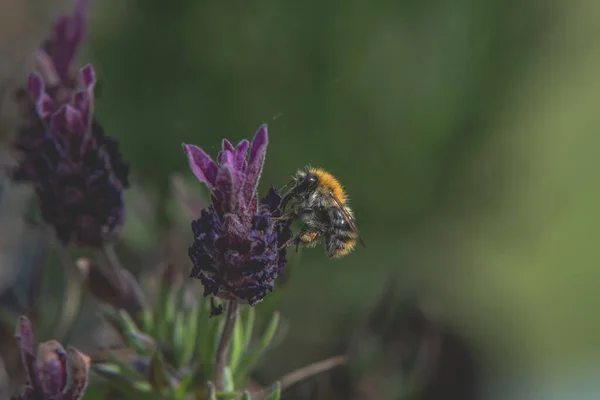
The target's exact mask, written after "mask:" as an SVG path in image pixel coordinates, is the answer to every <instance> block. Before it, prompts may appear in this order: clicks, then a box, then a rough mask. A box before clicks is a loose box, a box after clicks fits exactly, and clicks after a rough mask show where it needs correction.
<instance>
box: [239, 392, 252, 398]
mask: <svg viewBox="0 0 600 400" xmlns="http://www.w3.org/2000/svg"><path fill="white" fill-rule="evenodd" d="M240 400H252V398H251V397H250V392H244V393H242V397H241V398H240Z"/></svg>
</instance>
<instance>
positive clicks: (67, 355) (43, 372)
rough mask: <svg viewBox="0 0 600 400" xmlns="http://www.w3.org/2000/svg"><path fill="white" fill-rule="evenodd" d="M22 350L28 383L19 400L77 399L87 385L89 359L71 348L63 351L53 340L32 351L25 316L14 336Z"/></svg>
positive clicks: (31, 337)
mask: <svg viewBox="0 0 600 400" xmlns="http://www.w3.org/2000/svg"><path fill="white" fill-rule="evenodd" d="M15 336H16V338H17V340H18V341H19V347H20V348H21V357H22V360H23V365H24V366H25V369H26V371H27V376H28V381H27V385H26V386H25V388H24V389H23V391H22V392H21V394H20V395H18V396H17V397H16V398H15V399H18V400H78V399H80V398H81V397H82V396H83V392H84V391H85V388H86V386H87V382H88V372H89V367H90V358H89V357H88V356H87V355H85V354H83V353H81V352H80V351H78V350H76V349H74V348H68V349H67V350H66V351H65V349H64V348H63V347H62V346H61V344H60V343H58V342H57V341H55V340H50V341H48V342H44V343H41V344H40V345H39V346H38V348H37V352H35V353H34V349H33V332H32V329H31V323H30V322H29V319H27V317H21V319H20V320H19V324H18V325H17V332H16V334H15Z"/></svg>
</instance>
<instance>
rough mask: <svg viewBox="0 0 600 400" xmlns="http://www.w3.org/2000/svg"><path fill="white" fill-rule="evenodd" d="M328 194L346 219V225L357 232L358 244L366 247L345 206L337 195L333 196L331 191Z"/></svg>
mask: <svg viewBox="0 0 600 400" xmlns="http://www.w3.org/2000/svg"><path fill="white" fill-rule="evenodd" d="M329 195H330V196H331V198H332V199H333V202H334V203H335V205H336V207H337V208H338V209H339V210H340V212H341V213H342V215H343V216H344V218H345V219H346V222H347V223H348V225H350V228H352V230H353V231H354V232H356V233H357V234H358V240H359V241H360V244H361V245H362V246H363V247H367V246H366V245H365V242H364V240H363V238H362V236H360V232H359V231H358V228H357V227H356V224H355V223H354V218H353V217H352V215H350V214H349V213H348V211H346V207H344V205H343V204H342V203H341V202H340V201H339V200H338V198H337V197H335V196H334V195H333V193H330V194H329Z"/></svg>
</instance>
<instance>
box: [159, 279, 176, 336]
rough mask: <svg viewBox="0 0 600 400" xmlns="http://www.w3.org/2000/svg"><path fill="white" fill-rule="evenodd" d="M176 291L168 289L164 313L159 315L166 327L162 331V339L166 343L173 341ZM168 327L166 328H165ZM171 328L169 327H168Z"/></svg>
mask: <svg viewBox="0 0 600 400" xmlns="http://www.w3.org/2000/svg"><path fill="white" fill-rule="evenodd" d="M177 300H178V297H177V292H176V290H175V288H172V289H171V290H169V292H168V295H167V299H166V300H165V308H164V314H163V315H161V316H160V318H162V319H164V320H165V322H166V326H165V328H166V329H167V331H166V332H164V340H165V342H167V343H173V329H172V327H173V322H174V321H175V313H176V311H177V303H178V301H177ZM167 327H168V328H167ZM169 328H171V329H169Z"/></svg>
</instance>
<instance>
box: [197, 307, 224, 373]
mask: <svg viewBox="0 0 600 400" xmlns="http://www.w3.org/2000/svg"><path fill="white" fill-rule="evenodd" d="M213 320H214V322H213V323H212V324H211V326H210V328H209V331H208V335H207V337H206V343H205V344H204V359H203V360H202V362H203V364H204V376H212V371H213V362H214V359H215V353H216V351H217V342H218V340H219V335H220V334H221V331H222V330H223V323H224V322H225V319H224V318H213Z"/></svg>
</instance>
